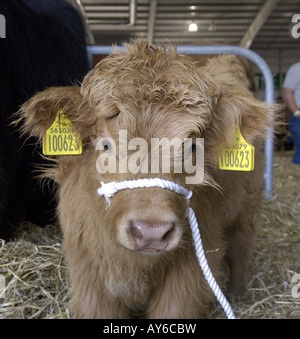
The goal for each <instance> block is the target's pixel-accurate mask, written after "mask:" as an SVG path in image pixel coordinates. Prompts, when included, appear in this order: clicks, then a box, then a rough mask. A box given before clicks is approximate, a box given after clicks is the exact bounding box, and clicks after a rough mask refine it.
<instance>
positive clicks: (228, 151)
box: [219, 127, 255, 171]
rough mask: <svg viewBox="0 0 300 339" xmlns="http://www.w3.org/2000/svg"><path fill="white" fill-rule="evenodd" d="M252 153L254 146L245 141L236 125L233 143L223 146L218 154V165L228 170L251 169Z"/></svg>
mask: <svg viewBox="0 0 300 339" xmlns="http://www.w3.org/2000/svg"><path fill="white" fill-rule="evenodd" d="M254 153H255V149H254V147H253V146H252V145H250V144H248V143H247V141H246V140H245V139H244V138H243V136H242V134H241V131H240V129H239V128H238V127H237V128H236V134H235V141H234V143H233V144H232V145H231V146H227V147H225V148H224V150H223V153H222V155H220V158H219V167H220V169H222V170H230V171H253V170H254Z"/></svg>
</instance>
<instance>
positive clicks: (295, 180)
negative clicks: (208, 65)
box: [0, 152, 300, 319]
mask: <svg viewBox="0 0 300 339" xmlns="http://www.w3.org/2000/svg"><path fill="white" fill-rule="evenodd" d="M292 154H293V152H278V153H275V154H274V192H273V198H272V200H266V201H265V204H264V207H263V209H262V211H261V218H260V226H259V228H258V230H257V235H256V245H255V252H254V256H253V261H252V264H251V267H250V274H249V286H248V287H249V290H248V292H247V294H246V295H245V297H244V298H243V299H232V298H230V297H229V301H230V303H231V305H232V307H233V309H234V312H235V315H236V317H238V318H253V319H254V318H256V319H259V318H273V319H274V318H275V319H278V318H300V298H293V296H292V288H293V287H294V289H295V291H296V292H298V293H300V287H299V289H297V286H296V285H295V283H292V277H293V276H294V275H295V274H300V261H298V256H299V254H300V232H299V220H300V166H296V165H293V164H292V163H291V157H292ZM61 241H62V236H61V234H60V232H59V230H58V228H57V227H54V226H49V227H46V228H45V229H40V228H38V227H36V226H34V225H26V227H25V229H24V228H23V229H22V233H21V234H20V235H19V236H18V238H17V239H16V240H15V241H14V242H7V243H5V242H4V241H2V240H0V274H1V275H3V276H4V277H5V280H6V289H5V296H4V298H0V318H2V319H5V318H14V319H15V318H26V319H28V318H61V319H63V318H64V319H65V318H72V314H71V312H70V311H69V308H68V302H69V294H68V292H69V284H68V276H67V270H66V266H65V261H64V256H63V254H62V251H61ZM298 281H299V282H300V277H299V280H298ZM210 317H214V318H223V317H224V314H223V311H222V310H221V309H220V307H219V305H218V303H216V304H215V309H214V311H213V312H212V313H211V315H210Z"/></svg>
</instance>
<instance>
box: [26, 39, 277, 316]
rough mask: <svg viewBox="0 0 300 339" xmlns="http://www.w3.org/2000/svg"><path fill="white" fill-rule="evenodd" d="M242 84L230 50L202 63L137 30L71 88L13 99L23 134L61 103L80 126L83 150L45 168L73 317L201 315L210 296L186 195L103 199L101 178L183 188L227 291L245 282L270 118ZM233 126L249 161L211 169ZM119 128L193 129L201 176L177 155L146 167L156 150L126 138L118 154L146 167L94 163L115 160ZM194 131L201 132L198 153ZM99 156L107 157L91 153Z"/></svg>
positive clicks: (47, 121) (165, 134) (179, 134)
mask: <svg viewBox="0 0 300 339" xmlns="http://www.w3.org/2000/svg"><path fill="white" fill-rule="evenodd" d="M250 86H251V84H250V81H249V80H248V79H247V76H246V72H245V70H244V67H243V65H242V64H241V62H240V60H239V58H237V57H235V56H216V57H212V58H210V59H208V60H206V62H205V63H204V64H203V65H202V67H199V66H198V63H196V62H195V61H193V60H192V59H191V58H189V56H186V55H179V54H178V53H177V51H176V48H175V47H174V46H169V45H155V46H151V45H149V44H148V43H146V42H143V41H136V42H133V43H132V44H126V45H125V48H124V49H123V50H115V51H114V53H113V54H112V55H110V56H108V57H107V58H106V59H103V60H102V61H101V62H100V63H99V64H97V65H96V66H95V68H94V69H93V70H91V71H90V72H89V73H88V75H87V76H86V77H85V79H84V81H83V83H82V86H81V88H80V89H79V88H78V87H76V86H74V87H65V88H49V89H47V90H46V91H44V92H41V93H39V94H37V95H36V96H34V97H33V98H32V99H30V100H29V101H28V102H27V103H25V104H24V105H23V106H22V109H21V111H20V114H21V116H22V118H23V119H24V125H23V131H24V133H29V134H30V135H32V136H35V137H38V138H40V140H42V138H43V136H44V134H45V132H46V130H47V129H48V128H49V127H50V126H51V125H52V123H53V121H54V120H55V118H56V116H57V112H58V111H59V110H63V112H64V113H65V114H66V115H67V116H68V117H69V119H70V121H71V122H72V128H73V130H74V132H76V133H80V136H81V140H82V148H83V151H82V154H80V155H65V156H57V157H56V159H55V164H54V165H53V167H52V168H50V169H48V170H47V171H46V172H45V174H44V175H45V176H47V177H49V178H51V179H53V180H55V181H56V182H57V184H58V186H59V190H58V198H59V206H58V215H59V220H60V223H61V227H62V230H63V234H64V244H63V248H64V251H65V254H66V258H67V262H68V266H69V271H70V279H71V286H72V293H73V300H72V308H73V310H74V312H75V315H76V317H78V318H127V317H134V316H139V317H141V316H143V317H147V318H198V317H203V316H205V315H206V314H207V312H208V310H209V307H210V302H211V301H212V300H213V294H212V292H211V290H210V288H209V287H208V285H207V283H206V281H205V279H204V277H203V273H202V271H201V268H200V266H199V264H198V261H197V257H196V254H195V249H194V246H193V239H192V235H191V230H190V228H189V224H188V221H187V219H186V217H187V210H188V201H187V199H186V198H185V197H182V196H180V195H178V194H176V193H174V192H172V191H169V190H164V189H161V188H157V187H155V188H153V187H152V188H145V189H144V188H137V189H133V190H123V191H120V192H118V193H116V195H115V196H114V197H113V198H112V199H110V201H109V204H108V203H107V201H106V200H105V198H104V197H99V196H98V195H97V189H98V188H99V186H100V182H101V181H102V182H104V183H108V182H113V181H123V180H132V179H137V178H154V177H159V178H162V179H167V180H171V181H173V182H176V183H178V184H180V185H181V186H185V187H187V188H188V189H190V190H192V191H193V196H192V198H191V201H190V205H191V207H192V208H193V210H194V211H195V214H196V217H197V220H198V223H199V229H200V232H201V236H202V240H203V246H204V249H205V251H206V257H207V260H208V263H209V266H210V268H211V270H212V272H213V274H214V277H215V278H216V280H217V281H219V282H221V281H222V279H224V271H225V270H224V265H225V264H228V265H229V269H230V281H229V285H230V286H229V288H230V290H231V291H232V292H233V293H242V292H243V291H244V289H245V287H246V274H247V267H248V264H249V260H250V256H251V251H252V241H253V235H254V231H255V225H256V223H257V215H258V210H259V207H260V205H261V201H262V190H263V156H262V154H261V147H260V145H261V141H262V140H263V138H264V136H265V135H266V131H267V130H268V128H269V127H270V121H271V118H270V116H271V114H270V108H269V107H268V106H267V105H266V104H265V103H263V102H260V101H258V100H257V99H255V98H254V96H253V93H252V92H251V91H250ZM236 127H239V128H240V130H241V133H242V135H243V137H244V139H245V140H246V141H247V142H248V143H251V144H252V145H254V146H255V147H256V152H255V168H254V170H253V171H250V172H240V171H227V170H220V169H219V166H218V161H219V156H220V154H221V153H222V152H223V149H224V147H226V145H231V144H232V142H233V141H234V139H235V132H236ZM120 131H123V132H124V131H125V132H126V137H127V142H128V145H129V144H130V141H132V140H133V139H134V138H137V137H139V138H141V139H142V140H144V143H145V145H149V147H148V150H149V149H150V143H151V141H152V140H153V139H156V140H162V139H163V138H165V139H166V140H173V139H174V138H177V139H179V140H181V141H182V144H184V142H185V140H186V139H191V140H192V143H191V147H189V148H188V151H186V154H185V155H184V156H183V158H182V161H184V159H185V156H187V157H188V156H190V158H191V159H192V164H193V166H202V173H203V176H202V178H201V180H200V181H199V182H196V183H193V184H187V183H186V181H185V179H186V177H187V176H191V175H192V174H191V173H189V172H187V171H186V169H185V167H184V166H182V171H181V173H179V172H180V171H175V165H174V164H175V158H174V156H173V157H172V156H171V157H170V161H171V165H170V171H169V172H168V173H167V171H162V170H161V168H162V164H161V163H160V165H159V166H158V168H159V173H157V172H156V173H152V172H151V162H152V161H153V158H151V156H150V154H146V155H145V154H144V157H143V158H142V157H136V159H137V161H136V162H135V161H134V159H135V158H134V157H132V155H133V154H134V151H136V152H138V150H139V149H134V148H133V147H127V152H128V154H127V157H131V161H132V162H133V163H134V162H135V165H136V167H135V169H136V168H137V169H139V168H140V169H141V168H143V169H144V170H140V171H138V170H134V171H130V170H128V169H129V167H130V166H128V167H127V171H125V170H120V166H113V167H114V169H115V170H114V171H109V170H108V171H106V172H105V171H101V166H107V164H108V162H112V163H113V164H117V165H120V162H121V158H122V151H120V150H121V148H122V147H123V146H124V145H122V142H123V141H122V142H120V140H119V136H120ZM125 132H124V133H125ZM198 138H202V139H203V140H204V143H203V147H204V153H203V159H204V161H203V162H200V163H197V150H196V147H195V145H196V141H197V140H198ZM125 146H126V145H125ZM131 146H132V145H131ZM140 147H141V146H140ZM159 147H160V149H162V148H163V147H161V146H159ZM202 151H203V149H202ZM99 157H100V158H101V157H102V158H101V159H106V160H103V161H102V162H101V163H100V164H99V159H100V158H99ZM146 159H147V162H146V164H147V166H143V161H146ZM123 160H124V159H123ZM147 169H148V170H147Z"/></svg>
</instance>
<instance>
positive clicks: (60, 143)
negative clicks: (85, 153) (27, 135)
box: [43, 110, 82, 155]
mask: <svg viewBox="0 0 300 339" xmlns="http://www.w3.org/2000/svg"><path fill="white" fill-rule="evenodd" d="M81 153H82V145H81V138H80V135H79V133H76V132H73V131H72V123H71V121H70V119H69V117H68V116H67V115H66V114H63V112H62V110H59V111H58V112H57V115H56V118H55V121H54V122H53V124H52V125H51V126H50V128H48V129H47V131H46V134H45V136H44V138H43V154H44V155H70V154H81Z"/></svg>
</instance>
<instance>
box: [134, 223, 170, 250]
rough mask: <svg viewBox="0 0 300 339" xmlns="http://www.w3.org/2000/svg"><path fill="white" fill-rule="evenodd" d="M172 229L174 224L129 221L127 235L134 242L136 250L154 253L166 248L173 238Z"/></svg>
mask: <svg viewBox="0 0 300 339" xmlns="http://www.w3.org/2000/svg"><path fill="white" fill-rule="evenodd" d="M174 229H175V223H174V222H158V223H151V222H146V221H131V222H130V227H129V235H130V237H131V238H132V239H133V240H134V244H135V249H136V250H139V251H142V252H146V253H155V252H159V251H163V250H164V249H165V248H166V247H167V245H168V244H169V242H170V241H171V239H172V237H173V234H174Z"/></svg>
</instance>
